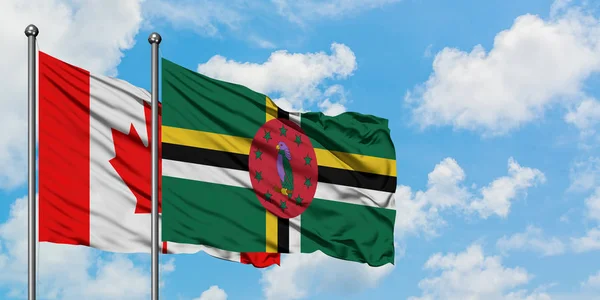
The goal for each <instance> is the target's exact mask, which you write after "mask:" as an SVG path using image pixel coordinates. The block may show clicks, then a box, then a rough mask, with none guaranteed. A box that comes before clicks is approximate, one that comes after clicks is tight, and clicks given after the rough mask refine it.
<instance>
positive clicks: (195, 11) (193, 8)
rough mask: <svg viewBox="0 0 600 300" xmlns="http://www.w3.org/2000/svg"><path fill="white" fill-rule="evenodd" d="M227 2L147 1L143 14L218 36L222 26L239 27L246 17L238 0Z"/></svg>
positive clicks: (177, 25)
mask: <svg viewBox="0 0 600 300" xmlns="http://www.w3.org/2000/svg"><path fill="white" fill-rule="evenodd" d="M224 3H225V2H220V1H214V0H193V1H191V0H182V1H165V0H148V1H147V2H146V3H145V4H144V14H145V15H146V16H148V17H149V18H151V19H152V20H153V21H155V20H161V19H164V20H166V21H168V22H169V23H170V24H171V25H172V26H173V27H174V28H176V29H191V30H193V31H195V32H196V33H199V34H201V35H207V36H217V35H219V34H220V30H219V27H220V26H225V27H227V28H229V29H237V28H239V27H240V26H242V23H244V22H245V21H246V19H247V17H245V16H244V15H243V14H242V13H241V11H242V9H241V7H240V5H241V3H240V2H239V1H228V2H227V4H224ZM149 26H150V25H149Z"/></svg>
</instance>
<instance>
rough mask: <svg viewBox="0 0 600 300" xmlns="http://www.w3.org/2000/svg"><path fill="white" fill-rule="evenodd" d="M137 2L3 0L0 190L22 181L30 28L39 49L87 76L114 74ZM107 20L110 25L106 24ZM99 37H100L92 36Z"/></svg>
mask: <svg viewBox="0 0 600 300" xmlns="http://www.w3.org/2000/svg"><path fill="white" fill-rule="evenodd" d="M141 2H142V1H141V0H133V1H121V0H107V1H68V0H32V1H25V2H24V1H20V0H3V1H2V5H1V6H2V9H0V28H2V30H1V31H0V40H2V46H0V56H1V57H2V61H3V62H2V68H0V90H2V93H3V96H2V97H0V106H1V107H2V110H1V111H0V128H2V134H1V135H0V188H12V187H15V186H18V185H20V184H22V183H24V182H25V179H26V176H25V174H26V173H25V170H26V168H25V165H26V153H27V151H26V150H27V127H26V125H27V111H26V109H27V39H26V37H25V34H24V33H23V31H24V30H25V26H27V25H28V24H29V23H33V24H35V25H37V26H38V28H39V29H40V34H39V36H38V45H39V47H40V50H42V51H44V52H46V53H49V54H51V55H53V56H56V57H58V58H60V59H63V60H67V61H68V62H70V63H72V64H75V65H78V66H80V67H83V68H86V69H88V70H90V71H92V72H96V73H104V74H108V75H116V66H117V65H118V64H119V62H120V60H121V57H122V56H123V52H122V51H123V50H126V49H129V48H131V47H132V46H133V45H134V37H135V35H136V34H137V32H138V29H139V26H140V23H141V21H142V17H141V5H140V3H141ZM106 20H110V22H106ZM98 35H101V38H99V37H98Z"/></svg>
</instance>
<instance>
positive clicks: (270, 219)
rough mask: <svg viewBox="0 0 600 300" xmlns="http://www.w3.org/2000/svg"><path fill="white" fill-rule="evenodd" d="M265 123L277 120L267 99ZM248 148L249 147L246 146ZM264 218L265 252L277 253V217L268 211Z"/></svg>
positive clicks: (274, 111) (271, 104)
mask: <svg viewBox="0 0 600 300" xmlns="http://www.w3.org/2000/svg"><path fill="white" fill-rule="evenodd" d="M265 115H266V116H265V122H269V121H271V120H273V119H275V118H277V105H275V103H274V102H273V101H272V100H271V99H270V98H269V97H266V99H265ZM248 147H250V145H248ZM246 153H249V152H246ZM265 211H266V216H265V225H266V226H265V230H266V232H265V238H266V243H267V244H266V252H268V253H277V246H278V242H277V216H276V215H274V214H273V213H271V212H270V211H268V210H265Z"/></svg>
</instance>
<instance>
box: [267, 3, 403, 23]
mask: <svg viewBox="0 0 600 300" xmlns="http://www.w3.org/2000/svg"><path fill="white" fill-rule="evenodd" d="M271 1H272V2H273V3H274V4H275V6H276V7H277V10H278V12H279V14H281V15H283V16H285V17H287V18H288V19H290V21H292V22H295V23H298V24H304V22H305V21H308V20H314V19H317V18H339V17H342V16H345V15H349V14H354V13H357V12H359V11H363V10H369V9H374V8H380V7H383V6H384V5H387V4H391V3H395V2H400V0H304V1H295V0H271Z"/></svg>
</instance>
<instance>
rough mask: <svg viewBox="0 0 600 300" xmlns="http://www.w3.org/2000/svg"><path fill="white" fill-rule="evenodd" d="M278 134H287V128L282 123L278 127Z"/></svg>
mask: <svg viewBox="0 0 600 300" xmlns="http://www.w3.org/2000/svg"><path fill="white" fill-rule="evenodd" d="M279 135H283V136H287V128H285V126H284V125H281V128H279Z"/></svg>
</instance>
